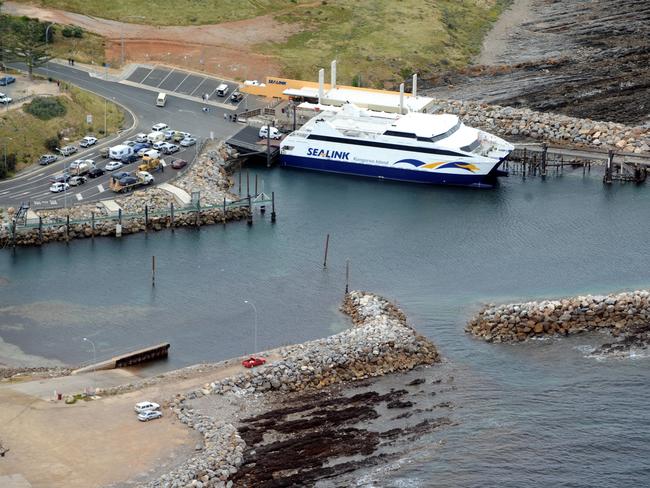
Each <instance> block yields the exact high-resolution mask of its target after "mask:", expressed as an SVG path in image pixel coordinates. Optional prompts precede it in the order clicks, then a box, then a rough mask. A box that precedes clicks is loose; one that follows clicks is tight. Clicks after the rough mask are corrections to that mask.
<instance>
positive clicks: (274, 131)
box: [259, 125, 282, 139]
mask: <svg viewBox="0 0 650 488" xmlns="http://www.w3.org/2000/svg"><path fill="white" fill-rule="evenodd" d="M268 133H269V126H268V125H263V126H262V127H261V128H260V134H259V136H260V139H264V138H266V137H267V135H268ZM281 137H282V134H281V133H280V131H279V130H278V128H277V127H271V139H280V138H281Z"/></svg>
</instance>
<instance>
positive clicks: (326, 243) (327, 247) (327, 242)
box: [323, 234, 330, 268]
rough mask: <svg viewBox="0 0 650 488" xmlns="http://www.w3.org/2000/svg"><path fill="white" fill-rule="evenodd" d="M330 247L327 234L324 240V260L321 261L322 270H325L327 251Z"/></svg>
mask: <svg viewBox="0 0 650 488" xmlns="http://www.w3.org/2000/svg"><path fill="white" fill-rule="evenodd" d="M329 246H330V235H329V234H327V237H326V238H325V260H324V261H323V268H327V251H328V250H329Z"/></svg>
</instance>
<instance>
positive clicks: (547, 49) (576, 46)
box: [425, 0, 650, 125]
mask: <svg viewBox="0 0 650 488" xmlns="http://www.w3.org/2000/svg"><path fill="white" fill-rule="evenodd" d="M522 6H523V8H522ZM505 15H506V16H508V15H510V16H511V17H510V21H511V22H510V23H508V18H507V17H506V18H505V19H504V22H502V23H498V24H497V26H496V27H495V28H496V29H497V31H496V32H495V33H493V34H492V35H491V36H488V37H487V39H486V43H485V44H484V47H483V53H482V55H481V56H480V57H479V58H478V60H477V61H478V62H481V61H483V62H491V63H492V64H498V66H492V67H486V66H474V67H471V68H469V69H467V70H464V71H463V72H460V73H445V74H442V75H440V76H438V77H436V78H434V79H431V80H428V81H427V82H425V87H426V88H428V89H427V90H426V91H427V93H428V94H430V95H433V96H437V97H442V98H457V99H473V100H484V101H487V102H492V103H498V104H501V105H512V106H519V105H521V106H528V107H531V108H533V109H536V110H541V111H553V112H559V113H564V114H567V115H572V116H577V117H588V118H593V119H598V120H612V121H617V122H623V123H627V124H632V125H634V124H644V123H650V2H647V1H646V0H594V1H591V2H584V1H582V0H564V1H557V0H519V1H518V2H516V5H515V6H514V7H513V9H512V10H511V11H510V13H506V14H505ZM513 20H514V22H512V21H513Z"/></svg>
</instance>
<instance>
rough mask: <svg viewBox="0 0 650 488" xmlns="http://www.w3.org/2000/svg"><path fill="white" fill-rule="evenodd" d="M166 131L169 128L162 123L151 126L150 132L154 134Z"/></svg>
mask: <svg viewBox="0 0 650 488" xmlns="http://www.w3.org/2000/svg"><path fill="white" fill-rule="evenodd" d="M167 129H169V126H168V125H167V124H164V123H162V122H159V123H157V124H154V125H153V126H151V130H152V131H154V132H160V131H163V130H167Z"/></svg>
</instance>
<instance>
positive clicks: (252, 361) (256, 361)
mask: <svg viewBox="0 0 650 488" xmlns="http://www.w3.org/2000/svg"><path fill="white" fill-rule="evenodd" d="M264 363H266V359H264V358H260V357H256V356H251V357H249V358H248V359H244V360H243V361H242V362H241V364H242V366H243V367H244V368H254V367H255V366H261V365H263V364H264Z"/></svg>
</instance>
